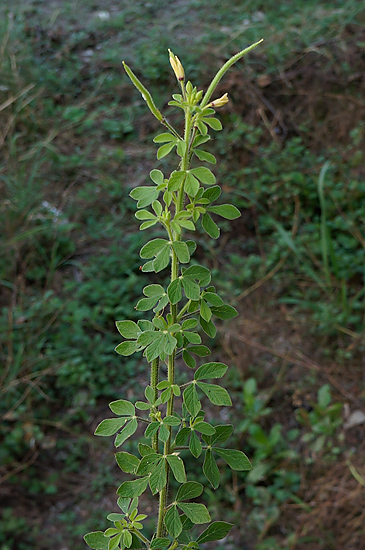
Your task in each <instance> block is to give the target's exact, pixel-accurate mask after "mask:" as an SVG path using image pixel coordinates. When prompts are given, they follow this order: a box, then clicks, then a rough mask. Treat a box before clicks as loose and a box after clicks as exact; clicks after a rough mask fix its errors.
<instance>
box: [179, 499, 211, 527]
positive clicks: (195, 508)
mask: <svg viewBox="0 0 365 550" xmlns="http://www.w3.org/2000/svg"><path fill="white" fill-rule="evenodd" d="M177 505H178V507H179V508H180V510H181V511H182V512H184V514H186V515H187V517H188V518H189V519H190V521H191V522H193V523H194V524H195V525H200V524H202V523H209V521H211V517H210V515H209V512H208V510H207V508H206V507H205V506H204V504H198V503H196V502H178V503H177Z"/></svg>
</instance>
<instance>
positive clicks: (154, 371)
mask: <svg viewBox="0 0 365 550" xmlns="http://www.w3.org/2000/svg"><path fill="white" fill-rule="evenodd" d="M159 368H160V360H159V358H158V357H157V358H156V359H154V361H152V363H151V388H152V389H153V396H154V397H153V398H154V401H157V399H158V389H157V384H158V377H159ZM154 412H157V408H154ZM152 448H153V450H154V451H156V453H158V434H156V435H154V436H153V439H152Z"/></svg>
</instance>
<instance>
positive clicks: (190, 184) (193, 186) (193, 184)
mask: <svg viewBox="0 0 365 550" xmlns="http://www.w3.org/2000/svg"><path fill="white" fill-rule="evenodd" d="M184 190H185V192H186V193H187V194H188V195H189V197H195V196H196V195H197V193H198V191H199V181H198V180H197V179H196V177H195V176H194V175H193V174H192V173H191V171H188V172H187V173H186V179H185V186H184Z"/></svg>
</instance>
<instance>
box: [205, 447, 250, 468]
mask: <svg viewBox="0 0 365 550" xmlns="http://www.w3.org/2000/svg"><path fill="white" fill-rule="evenodd" d="M214 452H215V453H217V455H219V456H220V457H221V458H223V460H224V461H225V462H227V464H228V466H229V467H230V468H232V470H239V471H242V470H252V465H251V463H250V461H249V459H248V458H247V456H246V455H245V454H244V453H243V452H242V451H236V450H235V449H216V448H215V449H214Z"/></svg>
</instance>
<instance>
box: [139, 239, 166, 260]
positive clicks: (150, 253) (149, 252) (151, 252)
mask: <svg viewBox="0 0 365 550" xmlns="http://www.w3.org/2000/svg"><path fill="white" fill-rule="evenodd" d="M168 245H169V241H166V239H153V240H152V241H149V242H148V243H146V244H145V245H144V246H143V247H142V248H141V251H140V256H141V258H143V259H149V258H153V257H154V256H156V254H158V253H159V252H161V250H163V249H164V248H166V246H168Z"/></svg>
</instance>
